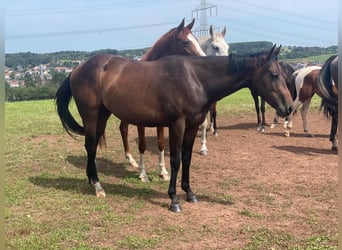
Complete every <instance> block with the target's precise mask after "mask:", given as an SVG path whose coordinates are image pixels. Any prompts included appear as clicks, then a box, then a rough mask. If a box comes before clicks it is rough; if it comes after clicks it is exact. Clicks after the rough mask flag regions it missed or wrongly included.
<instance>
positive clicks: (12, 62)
mask: <svg viewBox="0 0 342 250" xmlns="http://www.w3.org/2000/svg"><path fill="white" fill-rule="evenodd" d="M229 46H230V52H231V53H236V54H242V55H245V54H251V53H256V52H259V51H262V50H266V49H270V48H271V47H272V46H273V43H272V42H268V41H257V42H242V43H230V44H229ZM147 50H148V48H142V49H132V50H115V49H104V50H96V51H92V52H85V51H61V52H55V53H44V54H37V53H31V52H25V53H11V54H6V55H5V65H6V66H7V67H10V68H15V67H18V66H20V67H22V68H27V67H33V66H37V65H40V64H47V63H50V64H51V65H52V66H54V65H55V66H57V65H60V64H61V63H67V62H68V61H72V60H84V59H87V58H90V57H91V56H93V55H96V54H100V53H109V54H113V55H121V56H125V57H129V58H135V57H140V56H142V55H143V54H145V53H146V51H147ZM337 50H338V47H337V46H330V47H326V48H323V47H300V46H284V47H283V48H282V52H281V54H280V56H279V58H280V59H294V58H307V57H313V56H320V55H325V54H335V53H337Z"/></svg>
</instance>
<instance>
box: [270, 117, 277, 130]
mask: <svg viewBox="0 0 342 250" xmlns="http://www.w3.org/2000/svg"><path fill="white" fill-rule="evenodd" d="M278 119H279V116H278V115H277V114H276V115H275V116H274V118H273V122H272V124H271V126H270V128H275V127H276V126H277V124H278Z"/></svg>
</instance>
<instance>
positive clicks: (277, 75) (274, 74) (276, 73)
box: [271, 71, 279, 78]
mask: <svg viewBox="0 0 342 250" xmlns="http://www.w3.org/2000/svg"><path fill="white" fill-rule="evenodd" d="M271 76H272V77H273V78H278V77H279V74H278V72H274V71H273V72H271Z"/></svg>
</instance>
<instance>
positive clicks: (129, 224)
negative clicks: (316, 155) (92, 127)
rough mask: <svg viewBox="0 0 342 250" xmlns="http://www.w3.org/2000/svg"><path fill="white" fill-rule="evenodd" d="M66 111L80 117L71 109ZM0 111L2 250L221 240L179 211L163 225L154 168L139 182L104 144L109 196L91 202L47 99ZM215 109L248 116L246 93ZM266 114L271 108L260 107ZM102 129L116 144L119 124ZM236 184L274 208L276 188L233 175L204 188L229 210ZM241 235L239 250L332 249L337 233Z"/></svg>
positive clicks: (73, 150)
mask: <svg viewBox="0 0 342 250" xmlns="http://www.w3.org/2000/svg"><path fill="white" fill-rule="evenodd" d="M318 106H319V99H318V98H314V100H313V102H312V105H311V108H313V109H316V108H318ZM71 110H72V113H73V114H74V115H75V116H76V117H77V119H79V117H78V115H77V110H76V107H75V105H74V104H72V105H71ZM5 112H6V115H5V119H6V126H5V132H6V135H5V138H6V142H5V160H6V162H5V170H4V172H5V196H6V197H5V207H6V208H5V227H6V236H5V238H6V248H7V249H94V246H96V247H97V248H96V249H161V248H163V247H165V245H164V243H165V242H169V241H175V239H176V240H177V242H179V241H180V242H184V244H186V243H189V242H192V241H196V240H201V239H203V238H206V237H217V238H218V239H219V238H220V237H222V235H221V232H216V231H215V230H214V229H212V227H213V225H207V224H205V225H199V226H196V225H197V224H196V223H197V222H194V221H192V218H191V217H188V214H186V211H185V213H184V215H179V216H176V215H172V216H175V217H174V218H175V219H173V220H172V221H173V223H170V220H169V217H171V215H170V214H169V213H170V212H168V211H167V206H168V204H167V202H168V199H167V194H166V190H167V187H168V183H166V182H162V181H160V180H159V177H158V172H157V171H156V169H152V170H150V177H151V179H152V182H150V183H140V182H139V181H138V180H137V175H138V173H137V171H135V170H132V169H130V168H129V167H128V166H127V163H126V162H125V160H124V159H123V150H122V149H120V150H113V149H112V148H111V147H108V149H106V150H99V151H98V164H99V172H100V175H101V180H102V183H103V185H105V187H106V192H107V194H108V196H107V197H106V199H97V198H96V197H95V196H94V194H93V190H92V188H90V187H89V186H88V184H87V180H86V176H85V166H84V165H85V162H86V158H85V150H84V147H83V138H80V139H79V140H76V141H75V140H74V139H72V138H70V137H69V136H68V135H67V134H66V132H65V131H64V130H63V129H62V126H61V123H60V121H59V119H58V116H57V114H56V111H55V106H54V103H53V101H52V100H45V101H27V102H18V103H5ZM218 112H219V115H228V116H230V115H231V116H233V115H243V114H254V112H255V111H254V104H253V100H252V97H251V95H250V92H249V90H248V89H243V90H241V91H239V92H237V93H235V94H233V95H231V96H229V97H226V98H224V99H222V100H221V101H220V102H219V103H218ZM267 112H274V111H272V109H271V108H270V107H267ZM108 128H111V129H107V130H108V134H109V135H108V137H109V138H111V140H112V141H110V143H112V144H111V145H113V144H120V145H121V138H120V136H119V133H118V120H117V119H115V118H111V119H110V120H109V123H108ZM113 138H115V139H113ZM135 154H136V155H137V153H136V152H135ZM147 160H148V159H147ZM244 182H246V183H244ZM241 185H243V186H244V188H245V189H246V190H256V192H257V193H258V195H257V196H256V197H254V199H253V200H251V204H255V203H256V202H258V203H261V204H263V205H265V206H268V207H271V208H272V207H273V206H275V205H274V203H275V202H274V200H273V197H272V196H270V195H269V193H272V191H275V190H278V189H280V187H272V190H270V187H266V186H265V185H263V184H260V185H257V184H255V185H249V184H248V181H247V180H243V179H241V178H238V177H236V178H235V177H229V178H226V179H224V180H222V181H221V182H219V183H218V185H217V187H216V188H220V190H217V191H216V190H215V191H212V190H210V191H208V194H209V193H210V194H211V197H213V198H214V200H216V201H220V202H221V203H222V204H224V205H225V206H228V208H229V209H234V207H235V206H237V205H238V204H239V203H241V201H238V200H237V198H236V197H235V196H232V195H230V194H229V191H230V190H232V189H236V188H239V187H240V186H241ZM248 185H249V186H248ZM330 186H331V188H330ZM330 186H329V187H328V188H327V190H323V191H324V192H325V193H327V195H328V194H329V193H331V191H333V190H331V189H333V185H332V184H331V185H330ZM248 187H249V188H248ZM222 191H223V192H222ZM327 197H330V196H327ZM163 198H165V200H167V201H165V200H164V199H163ZM333 198H334V197H333V196H331V199H333ZM160 200H161V201H160ZM208 202H209V203H210V202H211V203H212V204H213V203H214V201H210V200H209V201H208ZM246 204H247V203H246ZM246 206H247V205H246ZM154 207H158V208H159V209H160V207H162V209H165V211H166V212H165V213H160V214H156V213H155V212H154V211H153V210H152V209H153V208H154ZM236 215H238V216H241V217H243V218H250V219H256V220H262V219H265V218H267V215H265V214H264V213H259V212H256V211H254V209H251V208H250V207H247V208H246V209H243V210H241V209H240V210H239V211H236ZM311 217H312V222H310V223H312V224H315V227H317V231H318V232H319V230H320V228H319V225H320V224H319V225H317V224H318V223H319V220H318V218H316V217H314V215H312V216H311ZM166 221H168V223H167V222H166ZM197 228H198V229H197ZM196 230H197V231H196ZM229 230H230V229H229ZM243 233H244V235H247V237H246V238H247V240H246V244H245V247H244V248H243V249H272V247H275V248H274V249H285V247H287V246H292V247H294V246H296V247H297V248H292V249H327V250H328V249H329V250H330V249H335V248H334V247H332V246H334V244H335V243H336V235H329V234H328V235H327V234H317V235H314V236H312V237H310V238H305V239H299V238H298V237H296V236H294V235H291V234H289V233H287V232H286V231H281V230H277V229H273V228H249V229H244V230H243ZM223 238H224V237H223ZM319 247H322V248H319ZM289 249H290V248H289Z"/></svg>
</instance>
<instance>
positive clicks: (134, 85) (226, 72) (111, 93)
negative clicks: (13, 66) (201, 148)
mask: <svg viewBox="0 0 342 250" xmlns="http://www.w3.org/2000/svg"><path fill="white" fill-rule="evenodd" d="M279 51H280V47H278V48H276V47H275V45H274V46H273V47H272V49H271V50H269V51H265V52H260V53H256V54H251V55H245V56H239V55H230V56H210V57H207V56H168V57H163V58H161V59H159V60H156V61H151V62H147V61H135V60H132V59H129V58H124V57H119V56H114V55H108V54H101V55H95V56H93V57H91V58H90V59H89V60H87V61H85V62H84V63H82V64H80V65H78V66H77V67H76V68H75V69H74V70H73V71H72V72H71V73H70V74H69V76H68V77H67V78H66V79H65V81H64V82H63V83H62V84H61V86H60V87H59V89H58V90H57V93H56V96H55V101H56V106H57V112H58V115H59V117H60V119H61V122H62V125H63V127H64V128H65V129H66V130H67V131H68V133H69V134H71V133H72V132H74V133H77V134H80V135H85V149H86V151H87V170H86V174H87V177H88V181H89V183H90V184H92V185H93V186H94V187H95V193H96V196H98V197H104V196H105V191H104V189H103V188H102V186H101V184H100V181H99V178H98V175H97V169H96V151H97V146H98V143H99V140H100V138H102V136H103V134H104V131H105V128H106V123H107V120H108V118H109V117H110V116H111V114H113V115H115V116H116V117H117V118H118V119H120V120H121V121H124V122H126V123H127V124H134V125H137V126H145V127H168V130H169V147H170V165H171V178H170V183H169V188H168V194H169V197H170V198H171V205H170V210H171V211H173V212H180V211H181V206H180V203H179V200H178V197H177V194H176V182H177V175H178V171H179V169H180V163H181V162H182V178H181V187H182V189H183V190H184V191H185V193H186V197H187V200H188V201H189V202H194V203H195V202H198V200H197V197H196V195H195V194H194V193H193V192H192V190H191V187H190V171H189V170H190V165H191V158H192V149H193V144H194V141H195V137H196V134H197V131H198V128H199V125H200V124H201V123H202V122H203V121H204V118H205V116H206V115H207V113H208V111H209V108H210V105H211V104H212V103H213V102H215V101H218V100H220V99H221V98H223V97H225V96H227V95H230V94H232V93H233V92H235V91H237V90H239V89H241V88H244V87H248V86H246V84H248V85H250V86H253V87H254V88H255V90H256V91H257V92H258V94H260V95H261V96H262V97H263V98H265V100H266V101H267V102H268V103H270V105H271V106H272V107H273V108H275V109H276V110H277V114H278V115H280V116H287V115H289V114H290V113H291V112H292V104H293V102H292V98H291V95H290V93H289V91H288V89H287V87H286V83H285V79H284V77H283V76H282V74H281V68H280V65H279V63H278V59H277V56H278V54H279ZM72 97H73V98H74V100H75V103H76V106H77V109H78V112H79V114H80V117H81V118H82V122H83V126H81V125H80V124H78V122H77V121H76V120H75V119H74V118H73V116H72V115H71V113H70V110H69V103H70V100H71V98H72Z"/></svg>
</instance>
